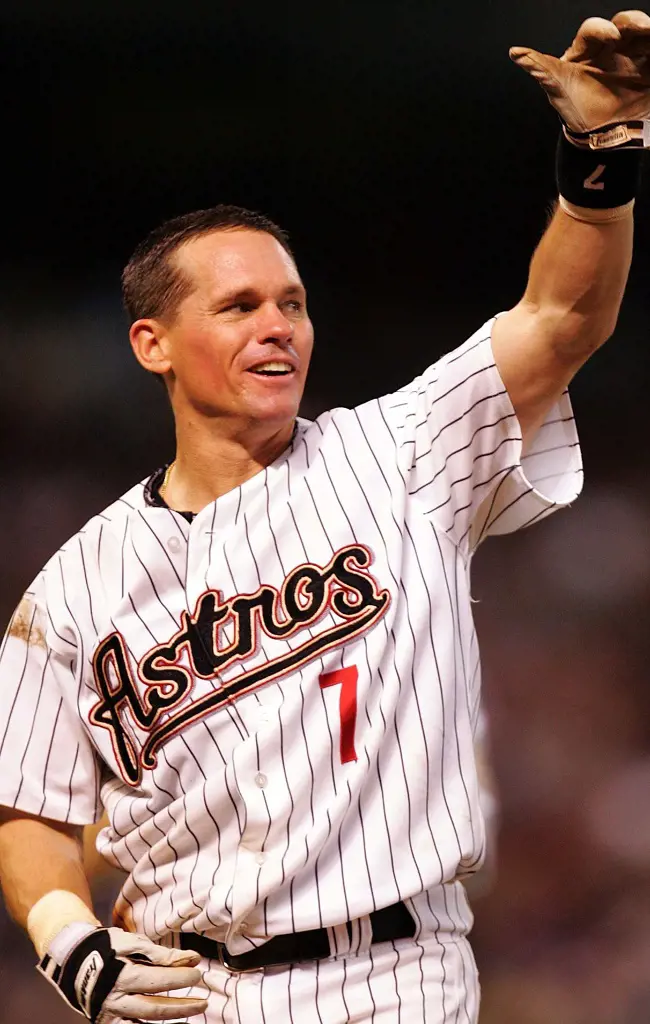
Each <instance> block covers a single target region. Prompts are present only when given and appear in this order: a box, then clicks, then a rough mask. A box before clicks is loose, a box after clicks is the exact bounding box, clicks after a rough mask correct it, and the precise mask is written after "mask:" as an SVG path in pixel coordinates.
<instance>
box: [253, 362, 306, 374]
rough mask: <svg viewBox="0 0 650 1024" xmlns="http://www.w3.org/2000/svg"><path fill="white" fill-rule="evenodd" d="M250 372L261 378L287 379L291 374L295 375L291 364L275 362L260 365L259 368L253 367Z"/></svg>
mask: <svg viewBox="0 0 650 1024" xmlns="http://www.w3.org/2000/svg"><path fill="white" fill-rule="evenodd" d="M248 372H249V373H256V374H258V376H261V377H286V376H288V375H289V374H290V373H295V370H294V368H293V366H291V365H290V364H289V363H280V362H276V361H273V362H268V363H260V365H259V366H252V367H251V368H250V370H249V371H248Z"/></svg>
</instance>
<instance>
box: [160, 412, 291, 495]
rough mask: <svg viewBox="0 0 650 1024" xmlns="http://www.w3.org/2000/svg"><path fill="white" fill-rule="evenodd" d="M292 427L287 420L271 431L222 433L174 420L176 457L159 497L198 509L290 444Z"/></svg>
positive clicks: (248, 476) (256, 471) (258, 469)
mask: <svg viewBox="0 0 650 1024" xmlns="http://www.w3.org/2000/svg"><path fill="white" fill-rule="evenodd" d="M293 429H294V423H293V422H290V423H287V424H284V425H283V426H282V427H280V428H278V429H277V430H276V431H275V432H274V433H272V434H269V433H267V434H266V435H265V434H263V433H262V432H261V431H259V430H258V431H257V432H255V433H253V432H247V433H246V434H245V435H244V436H242V437H236V436H234V437H224V436H222V435H211V434H209V433H207V434H206V432H205V431H203V430H199V431H197V430H195V429H188V428H187V427H186V428H185V429H183V428H182V427H180V425H179V424H178V423H177V429H176V459H175V461H174V464H173V467H172V469H171V472H170V473H168V475H167V483H166V485H165V486H164V488H163V489H162V492H161V493H162V497H163V498H164V499H165V502H166V503H167V505H169V507H170V508H173V509H177V510H179V511H183V512H200V511H201V509H203V508H205V506H206V505H209V504H210V502H212V501H215V500H216V499H217V498H219V497H221V495H222V494H227V493H228V491H231V490H233V489H234V488H235V487H239V486H240V485H241V484H243V483H245V481H246V480H250V478H251V477H253V476H255V475H256V474H257V473H259V472H260V471H261V470H263V469H265V468H266V467H267V466H269V465H270V464H271V463H272V462H274V461H275V460H276V459H277V458H278V457H279V456H280V455H281V454H282V452H283V451H284V450H285V449H286V448H287V446H288V445H289V443H290V441H291V437H292V434H293Z"/></svg>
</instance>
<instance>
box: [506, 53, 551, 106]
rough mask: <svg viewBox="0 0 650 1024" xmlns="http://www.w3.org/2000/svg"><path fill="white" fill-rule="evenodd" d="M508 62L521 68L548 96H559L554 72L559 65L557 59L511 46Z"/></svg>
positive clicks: (546, 54)
mask: <svg viewBox="0 0 650 1024" xmlns="http://www.w3.org/2000/svg"><path fill="white" fill-rule="evenodd" d="M509 55H510V60H513V61H514V62H515V64H517V65H518V67H520V68H523V70H524V71H526V72H528V74H529V75H531V76H532V77H533V78H536V79H537V81H538V82H539V83H540V85H542V86H543V87H544V89H545V90H546V92H547V93H548V95H549V96H561V95H562V89H561V87H560V84H559V82H558V78H557V75H556V71H557V70H558V68H557V66H558V65H559V64H560V60H559V58H558V57H551V56H549V54H548V53H540V52H539V51H538V50H531V49H530V48H529V47H527V46H511V47H510V51H509Z"/></svg>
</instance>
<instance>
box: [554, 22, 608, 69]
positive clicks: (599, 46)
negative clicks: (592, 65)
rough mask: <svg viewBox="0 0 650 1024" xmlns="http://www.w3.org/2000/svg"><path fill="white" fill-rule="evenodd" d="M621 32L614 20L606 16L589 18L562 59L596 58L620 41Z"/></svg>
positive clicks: (582, 59) (585, 59) (583, 59)
mask: <svg viewBox="0 0 650 1024" xmlns="http://www.w3.org/2000/svg"><path fill="white" fill-rule="evenodd" d="M620 38H621V33H620V31H619V29H618V28H617V26H616V25H615V24H614V22H613V21H607V19H606V18H587V20H586V21H583V23H582V25H581V26H580V28H579V29H578V33H577V35H576V37H575V39H574V40H573V42H572V43H571V46H570V47H569V49H568V50H567V51H566V53H565V54H564V56H563V57H562V60H568V61H578V60H581V61H587V60H595V59H596V58H597V57H598V56H600V55H601V54H602V52H603V50H608V49H611V48H612V47H613V46H615V45H616V43H617V42H619V41H620Z"/></svg>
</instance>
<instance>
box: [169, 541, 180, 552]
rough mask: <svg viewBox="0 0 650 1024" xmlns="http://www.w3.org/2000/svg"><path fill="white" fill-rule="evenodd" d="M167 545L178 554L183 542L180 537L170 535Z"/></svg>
mask: <svg viewBox="0 0 650 1024" xmlns="http://www.w3.org/2000/svg"><path fill="white" fill-rule="evenodd" d="M167 547H168V548H169V550H170V551H173V553H174V554H177V553H178V552H179V551H180V550H181V542H180V541H179V539H178V537H170V538H169V540H168V541H167Z"/></svg>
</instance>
